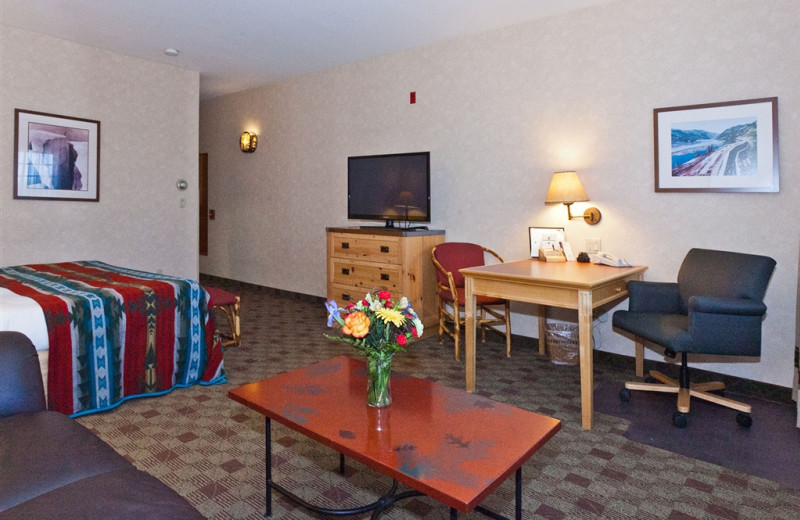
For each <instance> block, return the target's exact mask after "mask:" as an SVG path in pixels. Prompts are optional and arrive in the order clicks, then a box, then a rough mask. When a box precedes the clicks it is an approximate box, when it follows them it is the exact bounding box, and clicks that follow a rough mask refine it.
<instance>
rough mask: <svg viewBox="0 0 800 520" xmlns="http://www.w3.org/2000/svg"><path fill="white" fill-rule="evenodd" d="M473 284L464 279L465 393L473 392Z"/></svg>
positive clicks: (470, 279) (474, 305) (474, 304)
mask: <svg viewBox="0 0 800 520" xmlns="http://www.w3.org/2000/svg"><path fill="white" fill-rule="evenodd" d="M473 291H474V283H473V280H472V278H470V277H469V276H465V277H464V300H465V301H464V339H465V340H466V341H465V342H464V343H465V347H464V357H465V358H466V361H465V363H466V366H467V392H474V391H475V308H476V307H477V305H476V302H475V293H474V292H473Z"/></svg>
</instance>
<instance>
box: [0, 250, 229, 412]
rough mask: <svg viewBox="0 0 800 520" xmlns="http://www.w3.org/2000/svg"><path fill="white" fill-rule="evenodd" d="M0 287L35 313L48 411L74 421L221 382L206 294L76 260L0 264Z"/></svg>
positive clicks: (177, 281)
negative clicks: (27, 301)
mask: <svg viewBox="0 0 800 520" xmlns="http://www.w3.org/2000/svg"><path fill="white" fill-rule="evenodd" d="M0 287H6V288H7V289H9V290H11V291H13V292H15V293H17V294H20V295H23V296H27V297H30V298H32V299H34V300H36V302H37V303H38V304H39V305H40V306H41V307H42V310H43V311H44V315H45V320H46V322H47V329H48V330H47V332H48V337H49V344H50V354H49V356H50V357H49V373H48V377H47V385H48V388H47V393H48V407H49V408H50V409H51V410H55V411H58V412H61V413H64V414H68V415H73V416H78V415H84V414H87V413H92V412H98V411H102V410H108V409H109V408H113V407H115V406H117V405H119V404H120V403H122V402H123V401H125V400H127V399H130V398H133V397H140V396H145V395H158V394H163V393H166V392H169V391H170V390H172V389H174V388H177V387H186V386H191V385H194V384H197V383H199V384H218V383H224V382H225V373H224V370H223V361H222V347H221V345H220V342H219V338H215V334H214V331H215V327H214V319H213V314H212V313H209V312H208V295H207V293H206V292H205V290H204V289H203V288H202V287H201V286H200V284H199V283H197V282H196V281H193V280H189V279H183V278H177V277H173V276H167V275H161V274H155V273H149V272H145V271H136V270H133V269H125V268H121V267H114V266H111V265H108V264H104V263H102V262H97V261H85V262H64V263H57V264H38V265H21V266H16V267H5V268H2V269H0Z"/></svg>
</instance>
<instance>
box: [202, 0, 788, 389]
mask: <svg viewBox="0 0 800 520" xmlns="http://www.w3.org/2000/svg"><path fill="white" fill-rule="evenodd" d="M798 23H800V11H798V10H797V8H796V2H794V1H793V0H769V1H767V2H750V1H746V0H708V1H704V2H693V1H690V0H625V1H619V2H613V3H610V4H607V5H605V6H599V7H592V8H588V9H585V10H581V11H577V12H573V13H570V14H565V15H560V16H556V17H552V18H547V19H544V20H540V21H534V22H530V23H525V24H522V25H519V26H515V27H512V28H507V29H503V30H498V31H494V32H490V33H486V34H483V35H479V36H473V37H466V38H461V39H457V40H453V41H449V42H445V43H441V44H437V45H433V46H429V47H424V48H419V49H415V50H412V51H408V52H402V53H398V54H393V55H389V56H384V57H380V58H376V59H371V60H367V61H364V62H360V63H357V64H353V65H348V66H343V67H338V68H334V69H329V70H325V71H322V72H319V73H315V74H311V75H307V76H303V77H299V78H296V79H293V80H290V81H286V82H283V83H279V84H275V85H272V86H268V87H264V88H261V89H256V90H252V91H248V92H243V93H239V94H235V95H231V96H227V97H222V98H217V99H213V100H210V101H207V102H204V103H202V104H201V108H200V121H201V123H200V126H201V129H200V151H201V152H208V153H209V170H210V190H211V195H210V203H211V204H210V207H211V208H213V209H215V210H216V214H217V219H216V220H215V221H212V222H211V223H210V254H209V256H208V257H207V258H201V271H202V272H205V273H210V274H214V275H219V276H223V277H228V278H234V279H238V280H243V281H247V282H252V283H256V284H260V285H265V286H271V287H277V288H281V289H287V290H291V291H297V292H301V293H308V294H313V295H320V296H321V295H324V294H325V240H324V231H325V227H326V226H340V225H348V224H359V223H358V222H355V223H354V222H348V221H347V220H346V211H347V207H346V158H347V156H350V155H359V154H371V153H391V152H407V151H416V150H430V151H431V166H432V189H433V196H432V210H433V222H432V224H431V226H432V227H435V228H441V229H445V230H446V231H447V238H448V239H449V240H468V241H474V242H480V243H482V244H485V245H486V246H488V247H491V248H492V249H495V250H497V251H499V252H500V253H501V254H503V256H505V257H506V258H507V259H519V258H524V257H525V256H526V255H527V254H528V237H527V229H528V227H529V226H566V229H567V237H568V239H569V240H570V241H571V242H572V244H573V247H574V248H575V249H576V250H582V249H584V247H585V240H586V238H592V237H597V238H601V239H602V244H603V248H604V249H606V250H609V251H612V252H614V253H616V254H618V255H621V256H624V257H627V258H628V259H630V260H632V261H634V262H635V263H639V264H646V265H648V266H650V269H649V271H648V272H647V275H646V278H647V279H650V280H674V278H675V275H676V273H677V269H678V267H679V265H680V261H681V260H682V258H683V256H684V255H685V254H686V251H687V250H688V249H689V248H691V247H707V248H720V249H729V250H735V251H746V252H753V253H760V254H766V255H770V256H772V257H774V258H775V259H776V260H777V262H778V267H777V270H776V272H775V275H774V277H773V279H772V283H771V285H770V288H769V290H768V293H767V305H768V306H769V315H768V317H767V319H766V322H765V325H764V344H765V349H764V353H763V356H762V357H761V359H760V362H758V363H730V364H728V363H718V362H717V363H709V364H707V365H704V368H708V369H711V370H715V371H719V372H723V373H728V374H734V375H743V376H746V377H749V378H752V379H755V380H759V381H764V382H770V383H775V384H779V385H783V386H790V385H791V382H792V368H791V366H792V347H793V345H794V323H795V307H796V288H797V265H798V235H799V234H798V227H799V226H800V219H799V218H798V210H797V207H798V206H797V200H798V195H800V193H799V192H800V186H798V181H797V178H798V174H800V167H799V166H798V165H799V164H800V157H799V156H800V152H798V147H796V146H793V143H795V142H798V139H800V125H799V124H798V118H797V113H798V110H797V107H798V103H800V91H798V89H797V85H798V84H800V57H798V53H796V52H794V49H797V48H798V33H797V31H796V27H797V26H798ZM410 91H416V92H417V103H416V105H410V104H409V92H410ZM768 96H777V97H778V98H779V112H780V116H779V118H780V140H781V143H782V145H783V146H782V148H781V151H780V166H781V190H780V193H778V194H751V193H746V194H724V193H709V194H706V193H696V194H674V193H655V192H654V189H653V109H654V108H658V107H670V106H679V105H689V104H698V103H708V102H718V101H728V100H737V99H750V98H758V97H768ZM245 129H248V130H255V131H256V132H257V133H258V135H259V147H258V150H257V151H256V152H255V153H253V154H243V153H241V152H239V151H238V147H237V137H238V135H239V133H241V131H242V130H245ZM562 169H576V170H577V171H578V172H579V173H580V176H581V179H582V180H583V183H584V186H585V187H586V190H587V192H588V193H589V196H590V197H591V198H592V201H593V202H592V203H593V205H596V206H597V207H598V208H600V209H601V211H602V212H603V219H602V222H601V223H600V224H599V225H597V226H594V227H590V226H588V225H586V224H584V223H583V222H582V221H577V220H576V221H573V222H569V223H568V222H566V219H565V214H566V211H565V210H564V208H563V206H557V207H549V206H545V205H544V204H543V200H544V194H545V191H546V189H547V186H548V182H549V179H550V176H551V173H552V172H553V171H557V170H562ZM578 209H580V208H578ZM514 309H515V315H514V328H515V332H516V333H521V334H525V335H529V336H535V335H536V333H535V318H534V316H535V309H533V308H528V307H526V306H522V305H516V306H515V307H514ZM320 312H321V315H320V318H319V319H323V317H322V314H323V313H322V310H321V311H320ZM609 318H610V314H604V315H602V316H599V317H598V322H597V326H596V329H595V341H596V345H597V347H598V348H600V349H603V350H608V351H612V352H619V353H625V354H632V350H633V346H632V343H631V342H630V341H629V340H627V339H624V338H622V337H621V336H619V335H618V334H616V333H614V332H612V331H611V329H610V324H609V321H610V320H609ZM649 355H650V356H652V357H653V358H659V356H656V355H655V353H650V354H649ZM478 377H479V378H480V374H479V375H478Z"/></svg>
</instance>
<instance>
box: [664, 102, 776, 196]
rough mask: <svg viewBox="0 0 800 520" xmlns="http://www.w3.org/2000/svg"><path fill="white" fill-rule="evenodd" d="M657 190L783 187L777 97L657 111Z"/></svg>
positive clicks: (762, 189)
mask: <svg viewBox="0 0 800 520" xmlns="http://www.w3.org/2000/svg"><path fill="white" fill-rule="evenodd" d="M653 126H654V141H655V191H656V192H778V191H779V171H778V98H777V97H771V98H760V99H747V100H742V101H728V102H723V103H707V104H702V105H689V106H680V107H670V108H656V109H654V110H653Z"/></svg>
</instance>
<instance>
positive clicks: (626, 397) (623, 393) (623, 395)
mask: <svg viewBox="0 0 800 520" xmlns="http://www.w3.org/2000/svg"><path fill="white" fill-rule="evenodd" d="M619 400H620V401H622V402H623V403H627V402H628V401H630V400H631V391H630V390H628V389H627V388H623V389H622V390H620V391H619Z"/></svg>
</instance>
